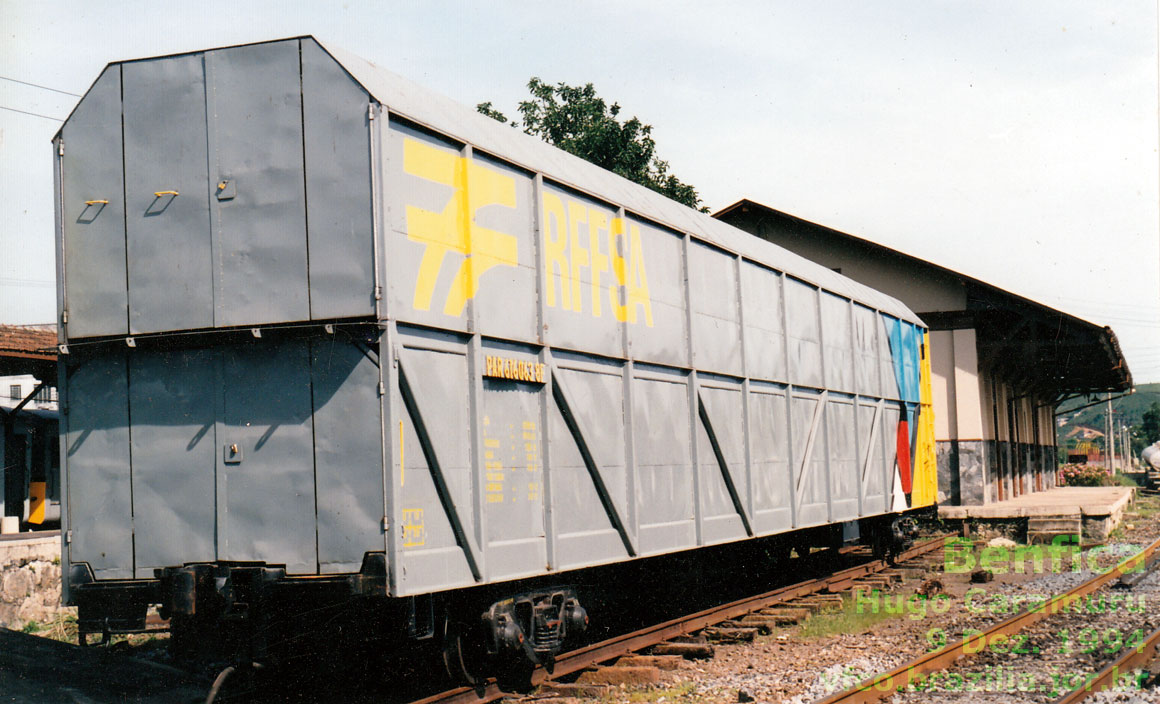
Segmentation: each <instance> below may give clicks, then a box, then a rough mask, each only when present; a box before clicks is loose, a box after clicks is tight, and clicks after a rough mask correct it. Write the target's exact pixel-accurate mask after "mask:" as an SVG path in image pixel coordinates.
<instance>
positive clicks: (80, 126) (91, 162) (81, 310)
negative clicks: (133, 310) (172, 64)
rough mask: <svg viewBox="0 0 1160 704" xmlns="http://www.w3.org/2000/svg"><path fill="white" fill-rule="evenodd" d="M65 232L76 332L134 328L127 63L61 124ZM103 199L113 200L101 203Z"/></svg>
mask: <svg viewBox="0 0 1160 704" xmlns="http://www.w3.org/2000/svg"><path fill="white" fill-rule="evenodd" d="M61 137H62V139H63V141H64V150H65V155H64V157H62V158H61V190H62V193H60V194H59V195H60V199H61V201H62V202H61V206H62V213H61V220H62V222H61V236H62V248H63V249H62V253H61V256H62V258H63V260H64V266H63V269H64V278H63V279H62V281H61V282H59V283H58V286H59V287H63V288H64V290H65V291H66V293H67V299H66V300H65V301H64V303H65V306H66V310H67V311H68V314H69V318H68V327H67V332H68V336H69V337H85V336H90V335H123V334H125V333H126V332H127V331H128V329H129V328H128V306H129V303H128V297H127V295H128V294H127V293H126V290H125V185H124V172H123V170H122V168H121V159H122V154H121V151H122V144H121V67H120V66H110V67H108V68H106V69H105V70H104V72H103V73H102V74H101V75H100V77H99V78H97V80H96V82H95V83H93V87H92V88H90V89H89V92H88V93H86V94H85V97H84V99H82V100H81V102H80V103H78V104H77V107H76V111H75V112H73V114H72V117H70V118H69V120H68V122H66V123H65V125H64V127H62V128H61ZM100 201H107V202H105V203H102V202H100Z"/></svg>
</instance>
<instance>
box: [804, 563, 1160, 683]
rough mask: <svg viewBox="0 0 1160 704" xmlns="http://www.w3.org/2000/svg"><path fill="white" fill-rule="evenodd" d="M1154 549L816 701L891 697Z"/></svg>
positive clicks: (1130, 568) (1060, 607)
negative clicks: (920, 677)
mask: <svg viewBox="0 0 1160 704" xmlns="http://www.w3.org/2000/svg"><path fill="white" fill-rule="evenodd" d="M1157 549H1160V540H1156V541H1155V542H1153V543H1151V544H1150V545H1148V546H1147V547H1145V548H1144V549H1143V550H1141V551H1140V552H1138V553H1136V554H1135V555H1132V556H1131V557H1129V558H1127V559H1126V560H1123V561H1122V562H1120V563H1119V564H1117V565H1116V566H1115V567H1114V568H1112V569H1110V570H1108V571H1107V572H1104V573H1103V574H1100V575H1097V576H1095V577H1092V578H1091V579H1089V580H1087V581H1085V582H1083V583H1081V584H1079V585H1077V586H1075V587H1073V588H1072V589H1070V590H1068V591H1066V592H1064V593H1062V594H1058V595H1056V596H1054V597H1052V598H1051V599H1050V600H1048V601H1047V602H1046V603H1044V604H1043V605H1041V606H1038V607H1035V608H1032V609H1029V610H1027V611H1024V612H1023V613H1020V614H1016V615H1015V616H1012V617H1011V618H1008V619H1006V620H1004V621H1000V622H999V623H997V624H995V625H994V626H991V627H990V628H988V629H987V630H985V631H983V632H982V633H976V634H974V635H971V636H968V637H966V638H963V639H962V640H960V641H958V642H956V643H951V644H950V645H947V646H946V647H944V648H941V649H939V650H936V651H934V652H930V653H924V654H922V655H920V656H919V657H917V658H915V659H914V660H911V661H910V662H908V663H904V664H902V665H899V666H898V667H896V668H894V669H893V670H890V671H888V672H883V673H880V674H877V675H875V676H874V677H871V678H869V679H867V680H865V681H863V682H861V683H859V684H857V685H854V686H853V687H851V688H849V689H846V690H843V691H841V692H837V693H835V694H832V695H830V696H828V697H823V698H822V699H819V700H817V701H816V702H815V704H838V703H839V702H841V703H842V704H848V703H853V702H857V703H859V704H860V703H862V702H876V701H879V700H881V699H884V698H886V697H889V696H892V695H894V694H895V693H896V692H898V691H899V690H902V689H905V688H907V687H909V686H910V685H912V684H914V682H915V680H916V678H917V677H919V676H920V675H924V674H926V673H928V672H936V671H938V670H944V669H946V668H947V667H949V666H950V665H951V664H952V663H954V662H955V661H956V660H958V659H959V658H961V657H964V656H966V655H968V654H975V653H978V652H981V651H982V650H983V649H984V648H985V646H986V644H987V643H990V642H992V640H993V638H994V637H995V636H1011V635H1014V634H1015V633H1018V632H1019V631H1021V630H1023V629H1024V628H1027V627H1028V626H1031V625H1033V624H1035V623H1038V622H1040V621H1042V620H1043V619H1045V618H1047V617H1049V616H1053V615H1055V614H1057V613H1060V612H1062V611H1064V610H1066V609H1068V608H1069V607H1070V606H1071V605H1072V604H1073V603H1075V602H1076V601H1078V600H1080V599H1082V598H1083V597H1085V596H1087V595H1088V594H1090V593H1092V592H1094V591H1096V590H1097V589H1099V588H1101V587H1103V586H1105V585H1107V584H1109V583H1111V582H1112V580H1114V579H1117V578H1119V577H1122V576H1123V575H1124V574H1126V573H1128V572H1134V571H1138V570H1139V569H1142V568H1143V567H1144V564H1145V563H1146V562H1147V561H1148V559H1149V558H1150V557H1152V555H1153V553H1155V552H1156V551H1157Z"/></svg>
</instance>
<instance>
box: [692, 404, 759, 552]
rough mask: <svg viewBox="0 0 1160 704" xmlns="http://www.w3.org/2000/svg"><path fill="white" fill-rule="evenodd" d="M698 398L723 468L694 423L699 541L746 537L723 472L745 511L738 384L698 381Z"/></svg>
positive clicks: (746, 497)
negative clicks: (701, 519)
mask: <svg viewBox="0 0 1160 704" xmlns="http://www.w3.org/2000/svg"><path fill="white" fill-rule="evenodd" d="M701 400H702V401H703V402H704V404H705V411H706V415H707V416H708V417H709V418H710V422H711V423H712V428H713V433H714V436H715V437H716V440H717V444H718V447H719V448H720V450H721V454H722V456H723V457H724V458H725V465H726V466H725V468H724V469H723V468H722V467H721V466H720V464H719V463H718V461H717V457H716V455H715V453H714V451H713V447H712V443H711V442H710V440H709V433H708V428H706V426H705V424H704V422H698V423H697V442H698V443H700V445H699V447H698V450H697V460H698V462H699V463H700V465H701V472H700V480H701V493H700V495H701V510H702V513H703V515H704V530H703V540H702V543H703V544H705V545H710V544H713V543H721V542H725V541H729V540H738V539H741V538H744V537H745V536H746V532H745V526H744V524H743V523H742V521H741V516H740V515H739V514H738V513H737V508H736V507H735V506H734V503H733V498H732V496H731V495H730V493H729V489H728V486H727V485H726V482H725V472H728V473H729V478H730V480H731V481H732V482H733V486H734V490H735V491H736V492H737V495H738V499H740V501H741V505H742V506H743V507H745V510H746V511H748V510H749V509H748V507H749V506H750V501H749V489H748V487H749V480H748V476H747V475H748V467H746V465H745V419H744V415H743V413H742V396H741V387H740V385H737V386H735V387H733V388H718V387H708V386H705V385H704V383H703V382H702V385H701Z"/></svg>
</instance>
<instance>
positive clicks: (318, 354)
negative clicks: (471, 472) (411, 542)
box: [310, 337, 386, 574]
mask: <svg viewBox="0 0 1160 704" xmlns="http://www.w3.org/2000/svg"><path fill="white" fill-rule="evenodd" d="M367 344H373V343H367ZM364 350H368V351H366V352H364ZM372 357H373V355H372V354H371V353H369V348H366V347H362V345H361V344H359V345H357V346H356V344H355V343H353V342H352V341H350V340H347V339H342V338H339V337H330V338H323V339H320V340H313V341H311V344H310V373H311V402H312V406H313V409H314V477H315V482H316V485H317V494H318V563H319V571H320V572H321V573H323V574H328V573H336V572H357V571H358V569H359V566H360V565H361V563H362V558H363V554H364V553H366V552H369V551H372V550H382V549H383V546H384V537H383V530H382V518H383V516H385V515H386V511H385V509H384V506H383V437H382V435H383V425H382V418H381V415H380V414H381V411H380V405H379V393H378V385H379V367H378V364H376V360H375V359H374V358H372Z"/></svg>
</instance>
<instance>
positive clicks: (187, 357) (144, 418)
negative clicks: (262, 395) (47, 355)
mask: <svg viewBox="0 0 1160 704" xmlns="http://www.w3.org/2000/svg"><path fill="white" fill-rule="evenodd" d="M217 357H218V353H217V352H216V351H215V350H201V349H194V350H174V351H163V350H147V351H140V352H137V353H135V354H133V355H132V356H131V357H130V359H129V375H130V379H131V383H130V386H129V408H130V416H131V422H132V436H133V443H132V453H133V530H134V549H135V550H136V564H137V569H136V576H137V578H138V579H150V578H152V577H153V568H155V567H167V566H171V565H180V564H182V563H185V562H193V561H197V560H213V559H214V558H215V557H217V551H216V549H217V545H216V533H215V525H216V523H215V522H216V516H215V510H214V506H215V503H216V471H215V470H216V457H217V436H216V433H215V423H214V420H215V418H214V406H215V402H214V399H215V397H216V396H217V395H218V394H219V393H220V392H219V388H220V385H219V383H218V374H217V369H218V365H217Z"/></svg>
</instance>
